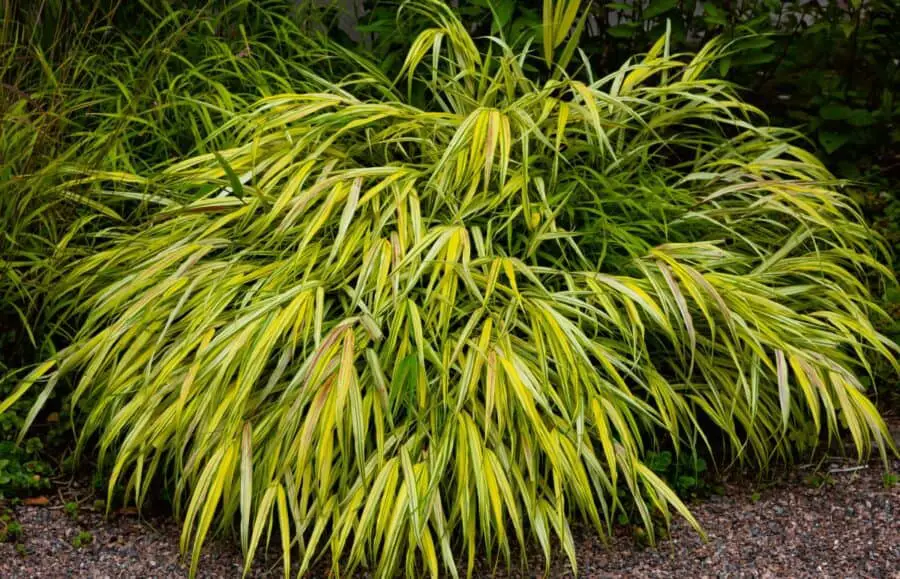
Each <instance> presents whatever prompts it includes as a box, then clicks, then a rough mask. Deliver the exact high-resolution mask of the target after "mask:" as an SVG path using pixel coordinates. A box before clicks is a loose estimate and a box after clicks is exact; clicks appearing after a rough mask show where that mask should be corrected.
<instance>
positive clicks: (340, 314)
mask: <svg viewBox="0 0 900 579" xmlns="http://www.w3.org/2000/svg"><path fill="white" fill-rule="evenodd" d="M551 4H552V3H551ZM577 4H578V3H577V2H570V3H569V5H571V6H574V8H575V10H574V11H572V12H570V10H569V9H567V10H565V11H563V10H561V9H560V10H555V11H553V10H550V11H548V12H547V13H545V15H544V18H545V27H544V36H543V39H542V40H543V42H542V54H543V58H544V63H545V64H546V65H547V66H548V67H549V69H550V70H551V71H552V72H551V74H550V79H549V80H546V81H544V80H541V81H540V82H537V81H535V80H534V78H533V77H532V76H531V75H530V74H529V73H527V72H526V69H525V67H524V66H523V62H524V61H526V60H528V59H530V58H532V57H530V56H529V55H528V53H527V52H525V51H524V50H525V49H522V50H514V49H513V47H511V46H509V45H507V44H505V43H504V42H502V41H500V40H498V39H488V40H485V41H484V42H485V43H486V45H485V46H481V47H479V46H478V45H477V44H476V41H475V40H474V39H473V38H472V37H471V36H470V35H469V34H468V33H467V32H466V30H465V28H464V27H463V26H462V25H461V24H460V23H459V22H458V21H457V19H456V18H455V17H454V16H453V14H452V12H451V11H449V9H447V8H446V6H444V5H443V4H441V3H437V2H429V1H425V2H412V3H409V4H407V5H406V8H405V9H407V10H411V11H413V12H414V13H415V14H417V15H419V16H420V17H421V18H425V19H429V20H430V22H432V23H433V26H432V27H431V28H430V29H428V30H426V31H425V32H424V33H422V35H421V36H419V38H418V39H417V40H416V42H415V43H414V45H413V48H412V50H411V51H410V53H409V54H408V56H407V59H406V61H405V64H404V67H403V76H404V77H405V79H404V80H405V81H406V82H403V83H393V82H389V81H386V80H384V79H383V78H382V77H381V76H379V74H378V73H377V69H376V68H375V67H373V66H372V65H371V63H368V62H366V61H364V60H363V59H362V58H361V57H357V64H358V68H359V72H358V73H356V74H354V75H353V76H352V77H348V79H347V81H346V82H343V83H327V82H323V83H322V84H321V86H320V89H319V90H317V91H315V92H309V93H303V94H281V95H275V96H271V97H267V98H265V99H263V100H262V101H261V102H260V103H259V104H258V106H256V107H255V108H254V110H253V111H252V112H250V113H248V114H247V115H245V116H240V117H238V119H237V120H236V121H235V122H233V123H230V124H229V125H228V126H226V127H224V128H223V129H222V134H223V135H225V134H228V135H231V136H229V137H227V138H226V140H227V141H228V142H233V143H236V144H237V145H236V146H234V147H231V148H226V149H222V150H219V151H215V152H211V153H208V154H201V155H198V156H194V157H192V158H189V159H186V160H184V161H181V162H177V163H174V164H171V165H169V166H167V167H166V168H165V169H164V170H162V171H161V172H160V173H158V174H157V173H154V175H153V179H147V178H142V177H140V176H135V175H126V176H117V175H110V174H105V175H99V176H93V177H92V179H94V182H95V183H99V184H100V186H101V187H102V188H103V189H104V190H117V191H127V192H128V195H131V196H134V198H136V199H143V200H144V201H146V203H147V204H148V207H149V208H150V211H151V216H150V218H149V220H148V222H147V223H146V225H145V226H144V227H143V228H141V230H140V231H139V232H124V233H123V232H122V231H121V230H117V229H110V230H106V231H103V232H101V233H100V234H98V235H97V236H96V240H97V241H96V243H97V248H96V253H94V254H92V255H89V256H87V257H85V258H83V259H82V260H80V261H79V263H78V264H77V265H76V266H75V267H72V268H70V269H69V270H68V271H67V272H65V274H64V275H63V277H62V278H61V280H60V282H59V283H58V284H56V287H57V288H58V292H57V293H55V294H54V299H55V300H57V301H58V303H59V304H60V308H59V309H60V312H62V313H61V314H60V315H63V316H72V317H74V318H78V319H83V323H82V324H81V326H80V330H79V332H78V334H77V336H76V337H75V339H74V340H73V342H72V344H71V345H69V346H67V347H65V348H64V349H61V350H60V351H59V353H58V354H57V355H55V356H53V357H51V358H50V359H48V360H47V361H46V362H44V363H43V364H41V365H40V366H38V367H37V368H36V369H35V370H34V371H33V372H32V373H31V374H30V375H29V376H28V377H27V378H26V379H25V381H24V382H23V383H22V384H21V386H20V387H19V389H18V390H17V391H16V392H15V393H14V394H13V395H12V396H11V397H10V398H9V399H8V400H7V401H6V402H5V403H3V405H2V406H0V409H5V408H6V407H8V406H9V405H10V404H12V403H14V402H15V400H16V399H17V398H18V397H19V396H22V395H24V393H25V392H27V391H29V390H30V389H31V388H33V387H38V388H40V389H41V393H42V394H41V396H42V398H39V403H38V407H39V405H40V400H42V399H43V397H46V395H48V394H49V393H50V392H52V391H53V389H54V388H55V387H56V386H57V384H60V383H61V381H63V380H64V379H65V378H68V377H71V378H73V379H74V380H75V390H74V394H73V406H74V407H76V408H85V409H86V416H85V417H84V426H83V428H82V429H81V436H80V445H79V451H82V450H84V447H85V446H86V445H87V444H96V449H97V452H98V455H99V457H98V458H99V460H100V462H101V463H102V464H109V465H111V476H110V479H109V482H108V488H109V489H110V493H112V492H113V491H114V489H115V488H116V485H118V484H120V482H124V484H125V490H126V494H128V495H131V496H133V497H135V499H136V501H137V503H138V505H140V504H142V503H143V502H144V500H145V499H146V498H147V496H148V493H149V492H150V491H151V489H153V488H155V487H156V483H157V482H158V481H164V482H165V484H166V486H167V487H168V488H169V489H170V490H172V492H173V495H174V496H173V503H174V507H175V509H176V511H177V513H178V515H179V516H180V517H181V518H182V519H183V520H184V527H183V534H182V548H184V549H188V548H191V549H192V551H193V557H192V570H193V571H196V566H197V563H198V561H199V554H200V548H201V546H202V544H203V542H204V541H205V540H206V538H207V536H208V535H209V534H210V532H211V531H218V532H228V531H230V530H231V529H232V528H235V527H236V529H237V533H238V534H239V536H240V539H241V543H242V546H243V549H244V552H245V554H246V561H247V565H248V566H249V565H250V563H251V562H252V560H253V558H254V554H255V553H256V551H257V548H258V547H259V544H260V541H261V540H262V538H263V537H264V536H266V537H268V536H269V533H270V532H271V530H272V529H273V528H274V527H277V528H278V530H279V533H278V535H279V536H280V539H281V546H282V549H283V553H284V565H285V567H284V571H285V574H288V573H289V571H290V568H291V558H292V556H294V555H299V556H300V557H302V562H301V565H300V573H301V574H302V573H303V572H305V571H306V570H307V569H309V566H310V565H311V564H312V562H313V561H314V560H315V559H316V558H317V557H321V556H325V553H326V552H329V553H330V557H331V561H332V566H333V568H334V571H335V572H336V573H341V574H352V573H353V572H354V570H356V569H357V568H358V567H359V566H360V565H372V566H374V568H375V569H374V570H375V572H376V574H377V575H379V576H393V575H396V574H397V573H398V572H400V568H401V567H403V568H405V570H406V571H407V573H413V572H415V570H416V569H418V568H419V567H423V566H424V568H425V569H427V570H428V572H429V573H430V574H431V575H432V576H437V575H438V574H439V571H440V568H441V566H443V567H444V568H445V569H446V570H447V571H448V572H449V573H451V574H452V575H454V576H456V575H457V574H458V569H457V566H456V563H457V561H458V560H459V559H458V555H459V554H461V553H465V555H466V563H465V566H466V567H467V568H468V570H469V571H471V570H472V568H473V565H474V559H475V553H476V549H478V548H481V547H482V546H483V547H484V548H485V549H486V550H487V552H488V555H489V556H493V555H494V554H495V553H499V556H500V557H501V558H502V559H503V560H505V561H506V562H507V563H510V558H511V555H510V553H511V545H512V544H513V543H514V542H517V543H519V544H520V545H524V544H526V542H529V541H536V542H537V544H539V545H540V546H541V549H542V550H543V552H544V553H545V555H546V557H547V560H548V562H549V558H550V553H551V544H552V543H553V542H554V541H558V542H559V543H560V544H561V545H562V548H563V549H564V551H565V552H566V554H567V555H568V557H569V559H570V561H571V563H572V565H573V566H574V565H575V563H576V561H575V554H574V541H573V538H572V534H571V531H570V528H569V521H570V520H572V519H584V520H586V521H588V522H589V523H590V524H592V525H593V527H594V528H595V529H596V530H597V532H598V533H601V534H602V533H608V532H609V531H610V527H611V525H612V523H613V521H614V520H615V519H616V517H617V515H619V514H621V513H622V512H623V511H625V510H626V507H625V505H626V504H627V505H629V508H631V506H632V505H633V508H634V511H635V512H637V515H638V519H639V521H640V523H641V526H642V528H643V532H644V533H645V534H646V537H647V540H648V542H651V543H652V542H653V541H654V539H655V538H656V528H657V525H656V521H657V520H658V518H662V520H663V521H668V519H669V517H670V516H671V513H672V512H673V511H675V512H678V513H680V514H681V515H682V516H683V517H685V518H686V519H687V520H688V521H689V522H690V523H691V524H692V525H693V526H694V527H697V528H698V530H699V526H698V524H697V521H696V520H695V519H694V517H693V516H692V515H691V513H690V512H689V510H688V509H687V507H686V506H685V505H684V503H683V502H682V500H681V499H679V498H678V496H677V493H676V492H675V491H674V490H673V489H672V487H671V486H670V485H669V484H667V483H666V482H665V480H664V479H663V478H662V477H661V476H660V475H659V474H658V473H657V472H654V470H653V468H651V467H650V466H649V465H648V462H647V460H645V457H646V453H647V451H648V449H650V448H653V447H656V445H655V442H656V441H658V439H659V437H665V439H666V440H668V441H671V444H672V445H673V446H674V451H675V452H679V453H680V452H681V451H682V450H686V451H689V450H691V449H693V448H694V447H696V446H711V444H710V441H711V440H719V439H722V440H724V445H725V449H726V452H730V453H731V455H732V456H733V457H734V458H735V459H736V460H739V461H742V462H748V463H751V464H754V465H759V466H763V467H764V466H765V465H766V464H767V463H768V461H770V460H772V459H773V458H783V459H788V458H791V457H792V456H794V455H795V454H796V453H797V452H806V451H807V450H808V448H807V447H806V445H800V444H799V443H797V442H795V437H792V436H791V435H792V434H793V433H795V432H797V431H805V430H806V429H809V428H810V425H812V428H814V430H815V432H816V433H820V434H821V433H825V434H827V435H828V437H830V438H838V439H840V436H841V435H842V434H843V433H844V431H845V430H846V431H849V434H850V438H851V439H852V441H853V445H854V447H855V450H856V451H857V453H858V455H859V456H866V455H868V454H869V453H870V452H871V451H872V449H873V448H877V449H878V451H879V452H880V453H881V455H882V457H883V458H884V459H885V461H887V453H888V451H889V450H890V449H891V448H892V442H891V438H890V436H889V434H888V433H887V429H886V427H885V424H884V422H883V420H882V419H881V417H880V416H879V414H878V412H877V411H876V409H875V408H874V406H873V405H872V403H871V402H870V400H869V399H868V398H867V397H866V396H865V394H864V393H863V390H864V388H863V386H862V384H861V382H860V380H859V378H858V376H859V375H860V374H863V373H865V372H866V371H867V370H868V369H869V368H870V364H871V362H870V360H871V359H874V358H876V357H881V358H883V359H885V360H887V361H888V363H890V364H893V365H894V367H895V368H896V360H895V358H894V354H895V352H896V350H897V346H896V344H893V343H892V342H890V341H889V340H887V339H886V338H885V337H884V336H882V335H881V334H879V333H878V332H877V331H876V330H875V329H874V328H873V326H872V323H871V322H870V318H871V317H877V316H879V315H883V312H881V311H880V310H879V308H878V306H877V304H876V303H875V302H874V300H873V299H872V297H871V296H870V294H869V292H868V290H867V288H866V286H865V285H864V284H862V283H861V282H859V281H858V274H860V273H862V272H866V273H869V274H871V275H875V276H878V275H884V276H890V272H888V271H887V270H886V268H885V267H884V266H883V265H881V264H880V263H879V256H880V255H881V252H882V251H883V250H884V248H883V246H882V245H881V244H880V243H879V242H878V240H877V237H876V236H873V235H872V233H871V231H870V230H869V229H868V228H867V227H866V226H865V225H864V223H863V222H862V220H861V218H860V216H859V214H858V211H857V210H856V208H855V206H854V205H853V203H852V202H851V201H850V200H849V199H848V198H847V197H846V196H845V195H843V194H842V193H841V192H840V190H838V189H837V188H836V186H835V184H834V181H833V179H832V177H831V175H830V174H829V173H828V171H827V170H825V169H824V167H823V166H822V165H821V164H820V163H819V162H818V161H817V160H816V159H815V158H814V157H813V156H812V155H811V154H809V153H807V152H806V151H804V150H803V149H801V148H798V147H797V146H795V145H793V144H792V141H791V139H793V138H794V137H795V135H794V134H793V133H790V132H787V131H782V130H778V129H773V128H769V127H767V126H766V123H765V119H764V117H763V116H762V114H761V113H760V112H759V111H757V110H756V109H754V108H753V107H751V106H749V105H747V104H746V103H744V102H742V101H741V100H740V99H739V98H738V97H737V96H736V94H735V91H734V90H733V88H732V87H731V86H730V85H729V84H728V83H726V82H723V81H719V80H715V79H714V78H711V76H710V75H709V74H707V70H708V69H709V67H710V66H711V65H713V64H714V63H715V61H716V57H717V56H718V55H719V54H720V52H721V46H720V45H719V44H716V43H712V44H709V45H707V46H706V47H704V48H703V49H702V50H701V51H700V53H698V54H697V55H694V56H690V55H673V54H670V50H669V45H668V40H667V38H666V37H663V38H662V39H661V40H660V41H659V42H657V43H656V44H655V45H654V46H653V47H652V48H651V50H650V51H649V53H648V54H646V55H644V56H643V57H642V58H639V59H636V60H635V61H634V62H631V63H629V64H627V65H626V66H624V67H623V68H622V69H621V70H619V71H617V72H615V73H614V74H611V75H609V76H606V77H603V78H594V77H593V76H592V73H591V71H590V70H589V69H583V70H581V71H580V72H579V74H578V75H575V76H569V75H568V74H566V72H565V70H566V69H567V68H568V65H569V63H570V61H572V58H573V56H574V55H575V48H576V47H577V38H578V31H580V30H581V28H582V27H583V26H584V22H585V18H583V17H582V18H580V19H578V18H576V17H577V16H578V10H577V8H578V6H577ZM573 25H574V27H575V33H574V34H571V35H570V34H569V30H570V28H572V26H573ZM404 85H405V86H404ZM361 87H364V88H361ZM398 87H400V88H398ZM695 466H696V465H695ZM674 484H676V485H677V481H676V482H675V483H674ZM620 493H624V497H625V499H627V500H625V499H623V498H620ZM235 522H237V524H236V525H235Z"/></svg>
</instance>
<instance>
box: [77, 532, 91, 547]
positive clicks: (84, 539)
mask: <svg viewBox="0 0 900 579" xmlns="http://www.w3.org/2000/svg"><path fill="white" fill-rule="evenodd" d="M93 542H94V535H92V534H91V533H90V532H88V531H80V532H79V533H78V534H77V535H75V538H73V539H72V546H73V547H75V548H76V549H80V548H82V547H87V546H88V545H90V544H91V543H93Z"/></svg>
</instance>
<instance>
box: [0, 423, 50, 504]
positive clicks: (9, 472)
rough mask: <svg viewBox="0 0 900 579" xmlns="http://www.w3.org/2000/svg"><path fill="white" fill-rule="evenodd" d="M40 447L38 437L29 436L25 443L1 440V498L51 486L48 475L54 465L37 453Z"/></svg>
mask: <svg viewBox="0 0 900 579" xmlns="http://www.w3.org/2000/svg"><path fill="white" fill-rule="evenodd" d="M40 447H41V444H40V440H39V439H37V438H29V439H28V440H27V441H26V443H25V445H18V444H16V443H15V442H14V441H12V440H0V498H6V497H12V496H20V495H25V496H27V495H30V494H34V493H35V492H37V491H40V490H42V489H45V488H47V487H48V486H50V483H49V480H48V479H47V475H48V474H49V473H51V472H52V467H51V465H50V464H49V463H47V462H46V461H44V460H42V459H41V458H40V457H39V456H38V455H37V451H38V449H40Z"/></svg>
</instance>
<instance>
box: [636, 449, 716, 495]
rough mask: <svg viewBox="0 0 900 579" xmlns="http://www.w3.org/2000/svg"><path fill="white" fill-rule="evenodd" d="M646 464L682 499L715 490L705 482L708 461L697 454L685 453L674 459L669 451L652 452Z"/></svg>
mask: <svg viewBox="0 0 900 579" xmlns="http://www.w3.org/2000/svg"><path fill="white" fill-rule="evenodd" d="M644 462H645V463H646V464H647V466H648V467H650V469H651V470H652V471H653V472H655V473H656V474H658V475H659V476H660V477H662V478H663V480H665V481H666V482H667V483H668V484H669V486H670V487H672V489H673V490H674V491H675V492H676V493H677V494H678V496H680V497H682V498H696V497H698V496H702V495H706V494H708V493H709V492H711V490H712V489H713V486H712V485H710V484H709V482H708V481H706V480H705V475H706V470H707V466H706V460H704V459H703V458H701V457H699V456H697V455H696V453H683V454H679V455H677V457H673V455H672V452H670V451H668V450H664V451H661V452H650V453H648V454H647V456H646V457H645V458H644Z"/></svg>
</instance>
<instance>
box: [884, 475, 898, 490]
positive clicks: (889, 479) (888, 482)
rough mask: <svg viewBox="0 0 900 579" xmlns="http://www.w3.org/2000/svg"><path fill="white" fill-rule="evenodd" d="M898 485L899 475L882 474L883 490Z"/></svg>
mask: <svg viewBox="0 0 900 579" xmlns="http://www.w3.org/2000/svg"><path fill="white" fill-rule="evenodd" d="M898 483H900V475H898V474H897V473H893V472H886V473H884V488H886V489H891V488H894V487H895V486H897V484H898Z"/></svg>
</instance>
